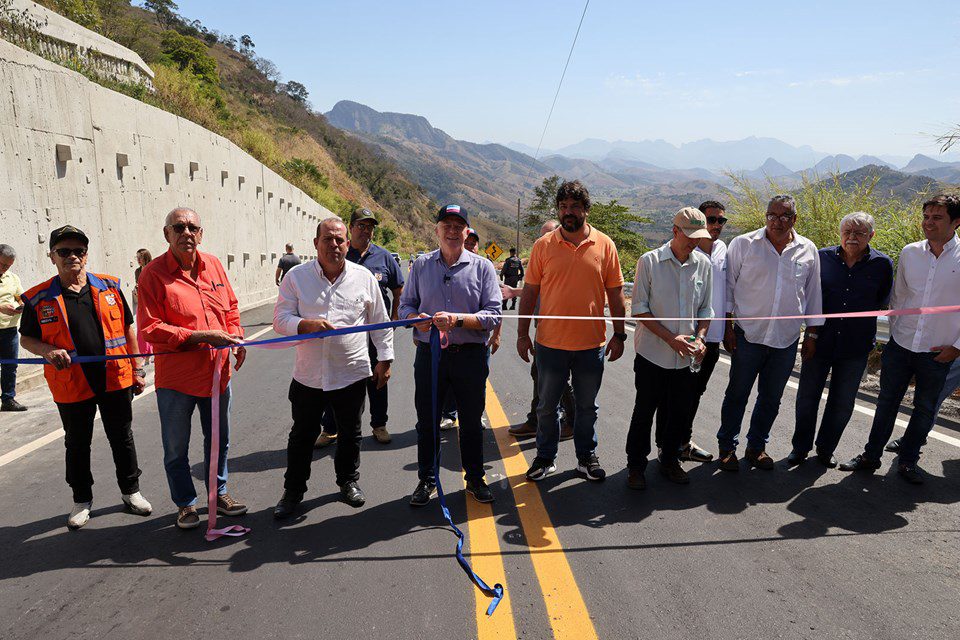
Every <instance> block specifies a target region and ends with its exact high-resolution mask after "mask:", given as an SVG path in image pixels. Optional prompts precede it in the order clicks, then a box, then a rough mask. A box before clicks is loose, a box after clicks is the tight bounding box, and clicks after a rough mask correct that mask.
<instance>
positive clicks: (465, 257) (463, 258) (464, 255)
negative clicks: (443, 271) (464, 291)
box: [433, 249, 471, 269]
mask: <svg viewBox="0 0 960 640" xmlns="http://www.w3.org/2000/svg"><path fill="white" fill-rule="evenodd" d="M470 255H471V254H470V252H469V251H467V250H466V249H462V250H461V251H460V256H459V257H457V260H456V262H454V263H453V264H451V265H449V266H448V265H447V261H446V260H445V259H444V257H443V252H442V251H440V250H439V249H437V253H436V255H435V256H434V257H433V259H434V260H436V261H437V262H439V263H440V264H441V266H443V267H445V268H447V269H453V268H454V267H455V266H457V265H458V264H467V263H468V262H470Z"/></svg>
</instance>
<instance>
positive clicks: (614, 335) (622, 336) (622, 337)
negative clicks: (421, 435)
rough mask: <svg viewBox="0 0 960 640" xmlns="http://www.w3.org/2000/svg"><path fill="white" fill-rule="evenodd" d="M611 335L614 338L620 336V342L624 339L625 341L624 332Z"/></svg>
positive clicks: (625, 335)
mask: <svg viewBox="0 0 960 640" xmlns="http://www.w3.org/2000/svg"><path fill="white" fill-rule="evenodd" d="M613 337H614V338H620V341H621V342H626V341H627V334H625V333H614V334H613Z"/></svg>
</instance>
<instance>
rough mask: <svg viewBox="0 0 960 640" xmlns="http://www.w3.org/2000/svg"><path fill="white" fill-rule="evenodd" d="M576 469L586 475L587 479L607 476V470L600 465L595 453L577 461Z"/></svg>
mask: <svg viewBox="0 0 960 640" xmlns="http://www.w3.org/2000/svg"><path fill="white" fill-rule="evenodd" d="M577 471H579V472H580V473H582V474H583V475H585V476H586V477H587V480H596V481H600V480H603V479H604V478H606V477H607V472H606V471H604V470H603V467H601V466H600V460H599V459H598V458H597V456H596V454H592V455H590V456H589V457H587V458H584V459H582V460H578V461H577Z"/></svg>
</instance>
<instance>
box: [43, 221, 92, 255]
mask: <svg viewBox="0 0 960 640" xmlns="http://www.w3.org/2000/svg"><path fill="white" fill-rule="evenodd" d="M69 238H76V239H77V240H81V241H82V242H83V244H84V245H87V246H89V245H90V238H88V237H87V234H85V233H84V232H83V231H80V229H77V228H76V227H74V226H73V225H69V224H68V225H64V226H62V227H60V228H59V229H54V230H53V231H51V232H50V248H51V249H53V247H54V246H55V245H56V244H57V243H58V242H60V241H61V240H67V239H69Z"/></svg>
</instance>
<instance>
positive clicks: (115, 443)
mask: <svg viewBox="0 0 960 640" xmlns="http://www.w3.org/2000/svg"><path fill="white" fill-rule="evenodd" d="M132 401H133V391H132V390H131V389H122V390H120V391H108V392H104V393H99V394H97V395H95V396H94V397H92V398H90V399H89V400H83V401H81V402H58V403H57V410H58V411H59V412H60V420H61V422H63V431H64V438H63V445H64V447H65V448H66V463H67V484H68V485H70V488H71V489H72V490H73V501H74V502H90V501H91V500H93V474H92V473H91V472H90V443H91V442H92V441H93V421H94V419H95V418H96V417H97V409H98V408H99V409H100V419H101V422H103V431H104V433H105V434H106V435H107V442H109V443H110V450H111V451H112V452H113V465H114V467H115V468H116V472H117V485H118V486H119V487H120V492H121V493H123V494H126V495H130V494H131V493H136V492H137V491H140V481H139V478H140V474H141V473H142V472H141V471H140V466H139V464H138V463H137V447H136V445H135V444H134V442H133V430H132V429H131V425H132V424H133V406H132V405H131V403H132Z"/></svg>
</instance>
